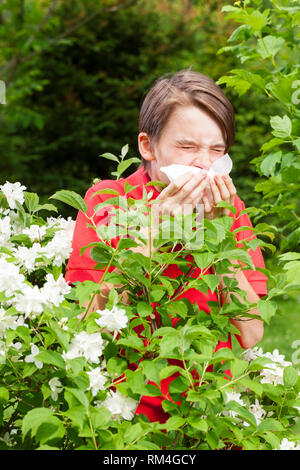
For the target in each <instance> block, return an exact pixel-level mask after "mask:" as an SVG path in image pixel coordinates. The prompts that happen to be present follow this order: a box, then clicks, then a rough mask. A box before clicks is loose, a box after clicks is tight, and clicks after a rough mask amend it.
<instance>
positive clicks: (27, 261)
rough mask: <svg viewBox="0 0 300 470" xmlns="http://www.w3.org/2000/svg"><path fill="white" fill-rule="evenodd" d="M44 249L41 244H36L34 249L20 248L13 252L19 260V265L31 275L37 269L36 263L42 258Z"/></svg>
mask: <svg viewBox="0 0 300 470" xmlns="http://www.w3.org/2000/svg"><path fill="white" fill-rule="evenodd" d="M41 251H42V247H41V245H40V244H39V243H34V244H33V245H32V247H30V248H27V247H26V246H18V248H15V249H14V250H13V254H14V256H15V257H16V258H17V263H18V264H19V265H21V266H24V267H25V268H26V269H27V271H28V273H31V272H32V271H33V270H34V269H36V268H37V265H36V263H35V261H36V258H38V257H39V256H41Z"/></svg>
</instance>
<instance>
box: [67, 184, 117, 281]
mask: <svg viewBox="0 0 300 470" xmlns="http://www.w3.org/2000/svg"><path fill="white" fill-rule="evenodd" d="M109 183H114V182H113V181H110V180H109ZM110 186H111V189H114V190H116V189H117V190H119V188H117V187H112V186H113V184H111V185H110ZM101 189H107V182H106V180H103V181H101V182H100V183H98V184H97V185H94V186H93V187H91V188H90V189H88V191H87V192H86V194H85V197H84V200H85V202H86V204H87V216H88V217H93V222H94V224H95V225H96V226H99V225H101V224H106V223H107V222H108V220H109V214H108V213H109V211H110V208H111V207H112V205H110V206H106V207H103V208H101V209H100V210H98V211H97V212H96V213H95V212H94V207H95V206H96V205H97V204H100V203H102V202H104V201H105V200H106V199H108V198H111V197H113V196H114V195H113V194H95V193H97V191H99V190H101ZM87 216H86V215H85V214H84V213H83V212H81V211H79V212H78V214H77V217H76V222H75V228H74V234H73V239H72V252H71V255H70V257H69V260H68V264H67V267H66V274H65V280H66V281H67V282H69V283H70V284H72V283H73V282H76V281H80V282H83V281H88V280H89V281H94V282H99V281H100V280H101V278H102V276H103V274H104V271H105V269H94V268H95V265H96V264H97V263H96V261H94V260H92V258H91V254H90V253H91V248H87V249H86V250H84V252H83V253H82V254H81V255H80V249H81V248H82V247H84V246H87V245H89V244H90V243H94V242H99V241H101V240H100V238H99V237H98V235H97V232H96V230H95V229H94V228H93V227H91V226H89V225H92V223H91V221H90V220H89V219H88V217H87ZM117 239H118V237H116V238H114V239H112V240H111V243H112V245H113V246H116V244H117ZM113 269H114V266H110V268H109V272H111V271H113Z"/></svg>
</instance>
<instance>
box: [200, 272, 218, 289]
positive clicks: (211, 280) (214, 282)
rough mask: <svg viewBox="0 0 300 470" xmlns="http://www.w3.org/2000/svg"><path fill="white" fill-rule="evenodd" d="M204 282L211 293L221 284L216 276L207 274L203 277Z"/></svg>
mask: <svg viewBox="0 0 300 470" xmlns="http://www.w3.org/2000/svg"><path fill="white" fill-rule="evenodd" d="M203 281H204V282H205V284H207V285H208V287H209V290H210V291H211V292H214V291H215V290H216V289H217V287H218V285H219V284H220V278H219V276H217V275H215V274H206V275H205V276H203Z"/></svg>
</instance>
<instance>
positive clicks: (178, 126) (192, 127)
mask: <svg viewBox="0 0 300 470" xmlns="http://www.w3.org/2000/svg"><path fill="white" fill-rule="evenodd" d="M139 138H140V136H139ZM225 150H226V145H225V141H224V138H223V135H222V131H221V128H220V127H219V126H218V124H217V123H216V121H214V119H212V117H211V116H210V115H209V114H208V113H207V112H206V111H204V110H201V109H199V108H197V107H195V106H192V105H191V106H178V107H177V108H176V109H175V110H174V112H173V113H172V114H171V116H170V118H169V121H168V122H167V125H166V126H165V128H164V130H163V132H162V134H161V136H160V139H159V141H158V143H156V145H154V148H153V152H152V153H151V157H150V158H147V156H148V157H149V155H143V156H144V158H146V159H147V160H151V169H150V171H149V172H148V173H149V176H150V177H151V179H152V180H160V181H163V182H165V183H166V184H169V179H168V177H167V175H166V174H165V173H163V172H161V171H160V170H159V169H160V167H162V166H168V165H172V164H173V163H176V164H180V165H188V166H197V167H199V168H202V169H205V170H207V169H208V168H209V167H210V166H211V165H212V164H213V163H214V162H215V161H216V160H217V159H218V158H220V157H222V156H223V155H224V153H225Z"/></svg>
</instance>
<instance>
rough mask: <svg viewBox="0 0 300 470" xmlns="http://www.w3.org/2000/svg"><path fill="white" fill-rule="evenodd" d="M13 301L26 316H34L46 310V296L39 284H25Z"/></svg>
mask: <svg viewBox="0 0 300 470" xmlns="http://www.w3.org/2000/svg"><path fill="white" fill-rule="evenodd" d="M12 303H13V305H14V307H15V308H16V309H17V310H18V311H19V312H21V313H24V314H25V318H27V317H29V316H31V317H32V318H34V317H35V316H36V315H39V314H41V313H42V312H43V310H44V298H43V294H42V292H41V291H40V289H39V288H38V286H33V287H31V286H29V285H27V284H24V286H23V289H22V292H21V293H17V294H16V295H15V297H14V299H13V301H12Z"/></svg>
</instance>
